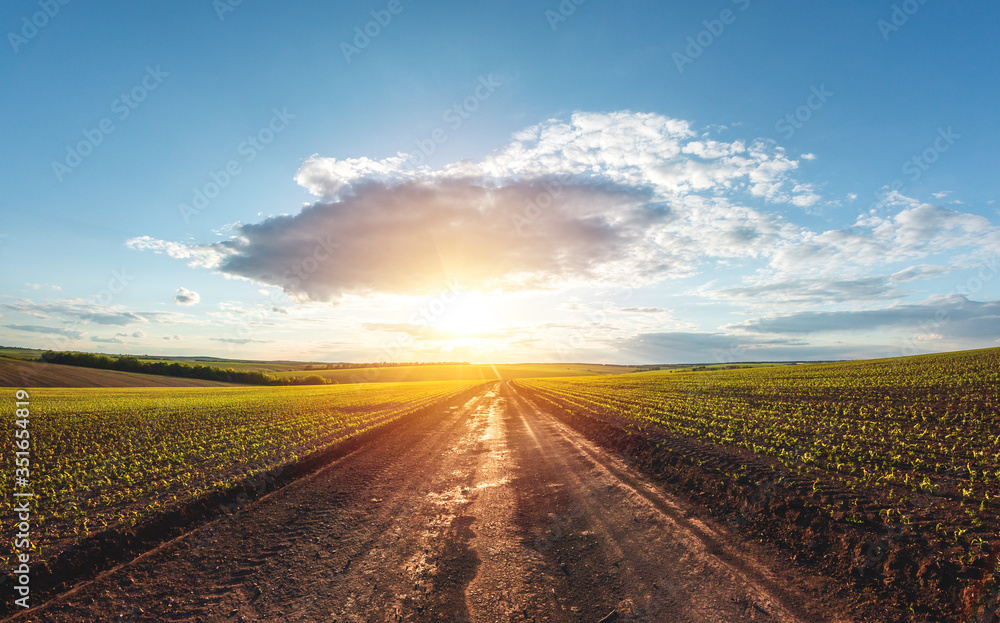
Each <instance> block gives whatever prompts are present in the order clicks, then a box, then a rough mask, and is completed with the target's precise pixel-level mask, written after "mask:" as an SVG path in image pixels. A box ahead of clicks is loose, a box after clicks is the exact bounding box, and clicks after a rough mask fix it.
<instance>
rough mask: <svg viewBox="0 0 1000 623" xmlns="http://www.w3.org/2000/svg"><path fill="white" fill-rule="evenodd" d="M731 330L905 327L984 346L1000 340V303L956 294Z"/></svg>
mask: <svg viewBox="0 0 1000 623" xmlns="http://www.w3.org/2000/svg"><path fill="white" fill-rule="evenodd" d="M729 328H731V329H742V330H745V331H751V332H755V333H768V334H786V335H789V334H809V333H822V332H831V331H873V330H877V329H885V328H902V329H907V330H909V331H911V332H913V333H917V334H927V335H940V336H943V337H954V338H981V339H983V340H984V343H985V341H992V340H995V339H996V338H998V337H1000V301H989V302H979V301H971V300H969V299H968V298H966V297H964V296H961V295H953V296H947V297H940V298H936V299H932V300H930V301H928V302H925V303H917V304H910V305H897V306H894V307H886V308H882V309H870V310H861V311H809V312H799V313H793V314H782V315H777V316H772V317H769V318H758V319H754V320H748V321H746V322H741V323H737V324H735V325H731V326H730V327H729Z"/></svg>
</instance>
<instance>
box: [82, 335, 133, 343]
mask: <svg viewBox="0 0 1000 623" xmlns="http://www.w3.org/2000/svg"><path fill="white" fill-rule="evenodd" d="M90 341H91V342H100V343H102V344H124V343H125V340H123V339H122V338H120V337H117V336H116V337H96V336H94V337H91V338H90Z"/></svg>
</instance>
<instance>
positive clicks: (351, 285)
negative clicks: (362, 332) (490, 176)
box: [210, 181, 689, 301]
mask: <svg viewBox="0 0 1000 623" xmlns="http://www.w3.org/2000/svg"><path fill="white" fill-rule="evenodd" d="M546 192H547V191H546V190H545V186H544V183H543V182H540V181H535V182H524V183H512V184H509V185H506V186H501V187H494V188H489V187H486V186H484V185H483V184H480V183H476V182H472V181H468V182H462V181H449V182H435V183H418V182H408V183H403V184H398V185H394V186H387V185H383V184H377V183H367V184H363V185H361V186H360V187H355V188H353V192H352V194H350V195H349V196H347V197H345V198H344V199H343V200H342V201H339V202H335V203H318V204H315V205H312V206H310V207H307V208H305V209H303V210H302V212H301V213H299V214H297V215H295V216H279V217H273V218H269V219H267V220H265V221H263V222H261V223H257V224H251V225H241V226H238V227H237V228H236V231H235V234H236V236H237V237H236V238H234V239H232V240H227V241H225V242H221V243H217V244H215V245H210V246H211V248H213V249H214V250H215V251H217V252H218V254H219V257H220V261H219V263H218V266H217V268H218V270H219V271H220V272H222V273H224V274H227V275H232V276H238V277H245V278H247V279H251V280H253V281H256V282H259V283H266V284H271V285H277V286H280V287H281V288H283V289H284V291H285V292H286V293H287V294H289V295H292V296H297V297H303V298H308V299H312V300H321V301H327V300H335V299H338V298H340V297H341V296H342V295H344V294H347V293H355V294H369V293H374V292H392V293H398V294H414V295H420V294H428V293H433V292H436V291H440V290H441V289H442V288H444V287H445V286H447V285H449V284H452V285H454V286H455V287H462V288H467V289H493V288H501V289H506V290H521V289H531V288H544V287H551V286H553V285H555V284H560V283H566V282H573V281H602V280H621V279H625V278H632V277H635V278H640V279H642V278H647V279H648V278H655V277H657V276H660V275H666V274H671V273H674V274H678V273H683V272H685V271H686V270H688V269H689V264H688V262H687V261H685V260H684V259H682V258H681V257H680V256H671V253H670V252H669V251H664V252H660V253H658V257H657V261H656V262H652V263H651V262H648V261H647V259H648V254H649V252H650V245H649V242H648V240H647V239H646V238H647V235H646V233H647V231H648V228H649V227H651V226H655V225H656V224H658V223H660V224H662V223H663V222H664V221H665V220H668V219H669V218H670V215H669V213H668V212H666V211H664V210H652V209H648V208H647V207H646V204H647V203H648V201H649V197H648V196H647V195H644V194H642V193H638V192H637V191H635V190H634V189H625V188H615V187H609V186H599V185H592V184H579V185H576V186H570V185H568V184H564V185H563V186H562V187H560V190H559V196H558V197H554V196H552V195H546V194H545V193H546ZM538 196H547V197H549V199H547V200H546V202H545V205H546V207H545V209H544V211H542V210H541V209H540V208H539V209H538V210H539V211H535V210H528V211H526V208H525V206H526V205H532V202H534V201H535V199H536V197H538ZM528 217H531V218H528Z"/></svg>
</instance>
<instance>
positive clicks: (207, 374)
mask: <svg viewBox="0 0 1000 623" xmlns="http://www.w3.org/2000/svg"><path fill="white" fill-rule="evenodd" d="M39 361H43V362H46V363H55V364H61V365H67V366H78V367H81V368H97V369H99V370H116V371H118V372H136V373H138V374H158V375H160V376H175V377H180V378H185V379H200V380H203V381H221V382H224V383H242V384H245V385H325V384H327V383H329V382H330V381H329V380H328V379H325V378H323V377H321V376H319V375H315V374H314V375H310V376H306V377H304V378H300V377H292V378H286V377H278V376H274V375H273V374H266V373H264V372H261V371H259V370H234V369H233V368H218V367H215V366H205V365H195V366H190V365H187V364H183V363H178V362H176V361H175V362H170V363H168V362H166V361H143V360H141V359H139V358H138V357H132V356H130V355H123V356H121V357H109V356H108V355H98V354H94V353H69V352H59V353H56V352H52V351H48V352H46V353H44V354H43V355H42V356H41V357H39Z"/></svg>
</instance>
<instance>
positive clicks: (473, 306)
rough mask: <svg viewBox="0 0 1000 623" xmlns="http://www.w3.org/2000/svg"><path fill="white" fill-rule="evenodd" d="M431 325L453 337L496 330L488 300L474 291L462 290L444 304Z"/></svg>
mask: <svg viewBox="0 0 1000 623" xmlns="http://www.w3.org/2000/svg"><path fill="white" fill-rule="evenodd" d="M430 324H431V326H432V327H434V328H435V329H437V330H438V331H441V332H442V333H447V334H449V335H452V336H455V337H475V336H477V335H481V334H484V333H489V332H491V331H494V330H496V328H497V323H496V319H495V318H494V316H493V313H492V311H491V305H490V300H489V299H488V298H487V297H485V296H483V295H482V294H478V293H475V292H462V293H460V294H457V295H456V296H455V299H454V300H453V301H451V302H449V303H447V304H445V306H444V310H443V311H442V312H441V313H440V314H438V316H437V317H436V318H434V319H433V320H432V321H431V323H430Z"/></svg>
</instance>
